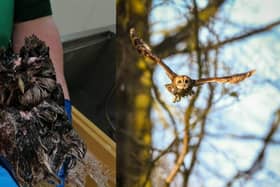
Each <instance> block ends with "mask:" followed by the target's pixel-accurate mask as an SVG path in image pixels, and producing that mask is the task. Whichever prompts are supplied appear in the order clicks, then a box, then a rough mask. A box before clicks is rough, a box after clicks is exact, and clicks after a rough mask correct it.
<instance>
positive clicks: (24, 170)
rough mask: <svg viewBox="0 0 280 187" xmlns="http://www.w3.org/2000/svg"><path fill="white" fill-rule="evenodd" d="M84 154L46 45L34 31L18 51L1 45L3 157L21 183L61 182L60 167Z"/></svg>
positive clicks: (0, 138)
mask: <svg viewBox="0 0 280 187" xmlns="http://www.w3.org/2000/svg"><path fill="white" fill-rule="evenodd" d="M85 153H86V147H85V144H84V143H83V141H82V140H81V139H80V137H79V135H78V134H77V133H76V132H75V131H74V129H73V127H72V126H71V124H70V122H69V121H68V118H67V115H66V113H65V110H64V97H63V92H62V88H61V86H60V85H59V84H58V83H57V82H56V75H55V71H54V67H53V64H52V62H51V59H50V57H49V49H48V47H47V46H46V45H45V43H44V42H43V41H40V40H39V39H38V38H37V37H36V36H35V35H33V36H31V37H28V38H26V39H25V44H24V46H23V47H22V48H21V50H20V54H19V55H17V54H14V53H13V52H12V50H11V49H8V50H3V49H1V50H0V155H1V156H3V157H4V158H5V159H7V160H8V161H9V162H10V163H11V165H12V172H13V174H14V176H15V178H16V179H17V181H18V182H19V184H20V185H21V186H24V185H27V186H33V185H35V184H37V183H39V182H41V181H43V180H46V181H52V182H54V183H55V184H58V183H60V180H59V178H58V177H57V175H56V173H57V172H58V171H59V169H60V168H61V167H62V165H63V164H64V166H66V167H67V168H69V169H71V168H73V167H74V166H75V165H76V163H77V162H79V161H81V160H82V159H83V157H84V155H85ZM65 160H67V162H65ZM65 164H66V165H65Z"/></svg>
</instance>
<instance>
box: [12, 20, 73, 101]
mask: <svg viewBox="0 0 280 187" xmlns="http://www.w3.org/2000/svg"><path fill="white" fill-rule="evenodd" d="M32 34H35V35H37V36H38V37H39V39H40V40H43V41H45V42H46V45H47V46H49V47H50V57H51V59H52V62H53V64H54V67H55V71H56V76H57V81H58V82H59V83H60V84H61V86H62V88H63V92H64V97H65V99H67V100H69V99H70V97H69V92H68V88H67V84H66V81H65V77H64V65H63V48H62V44H61V41H60V36H59V32H58V29H57V27H56V25H55V23H54V20H53V18H52V16H45V17H40V18H36V19H33V20H28V21H24V22H19V23H16V24H15V25H14V33H13V47H14V50H15V51H16V52H18V51H19V50H20V48H21V47H22V46H23V44H24V38H25V37H26V36H30V35H32Z"/></svg>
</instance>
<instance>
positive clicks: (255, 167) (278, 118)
mask: <svg viewBox="0 0 280 187" xmlns="http://www.w3.org/2000/svg"><path fill="white" fill-rule="evenodd" d="M279 124H280V109H279V110H278V111H277V112H276V114H275V117H274V120H273V122H272V125H271V128H270V130H269V132H268V133H267V135H266V136H265V138H264V142H263V146H262V148H261V151H260V152H259V153H258V155H257V157H256V159H255V160H254V162H253V163H252V165H251V167H250V168H249V169H247V170H245V171H238V172H237V173H236V175H235V176H233V177H232V179H231V180H229V181H228V182H227V184H226V186H228V187H230V186H232V185H233V183H234V181H235V180H237V179H239V178H246V179H248V178H250V177H252V175H254V174H255V173H256V172H257V171H259V170H260V169H262V168H263V161H264V156H265V151H266V149H267V147H268V146H269V142H270V141H271V139H272V137H273V135H274V134H275V132H276V131H277V129H278V127H279Z"/></svg>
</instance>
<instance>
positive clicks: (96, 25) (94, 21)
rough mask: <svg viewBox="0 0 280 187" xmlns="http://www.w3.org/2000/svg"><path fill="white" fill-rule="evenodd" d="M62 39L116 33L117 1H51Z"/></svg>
mask: <svg viewBox="0 0 280 187" xmlns="http://www.w3.org/2000/svg"><path fill="white" fill-rule="evenodd" d="M51 3H52V10H53V17H54V20H55V22H56V24H57V26H58V29H59V31H60V34H61V37H62V38H65V37H66V38H67V36H69V35H70V36H73V35H76V34H79V33H84V32H85V33H89V32H92V33H98V32H102V31H105V30H108V29H109V30H111V31H113V32H115V24H116V21H115V20H116V2H115V0H82V1H78V0H51Z"/></svg>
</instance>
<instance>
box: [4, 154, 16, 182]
mask: <svg viewBox="0 0 280 187" xmlns="http://www.w3.org/2000/svg"><path fill="white" fill-rule="evenodd" d="M5 168H6V169H5ZM10 168H11V167H10V165H9V163H8V162H7V161H6V160H5V159H4V158H3V157H0V186H1V187H2V186H3V187H4V186H5V187H18V184H17V182H16V181H15V179H14V178H13V176H12V173H11V170H10Z"/></svg>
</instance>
